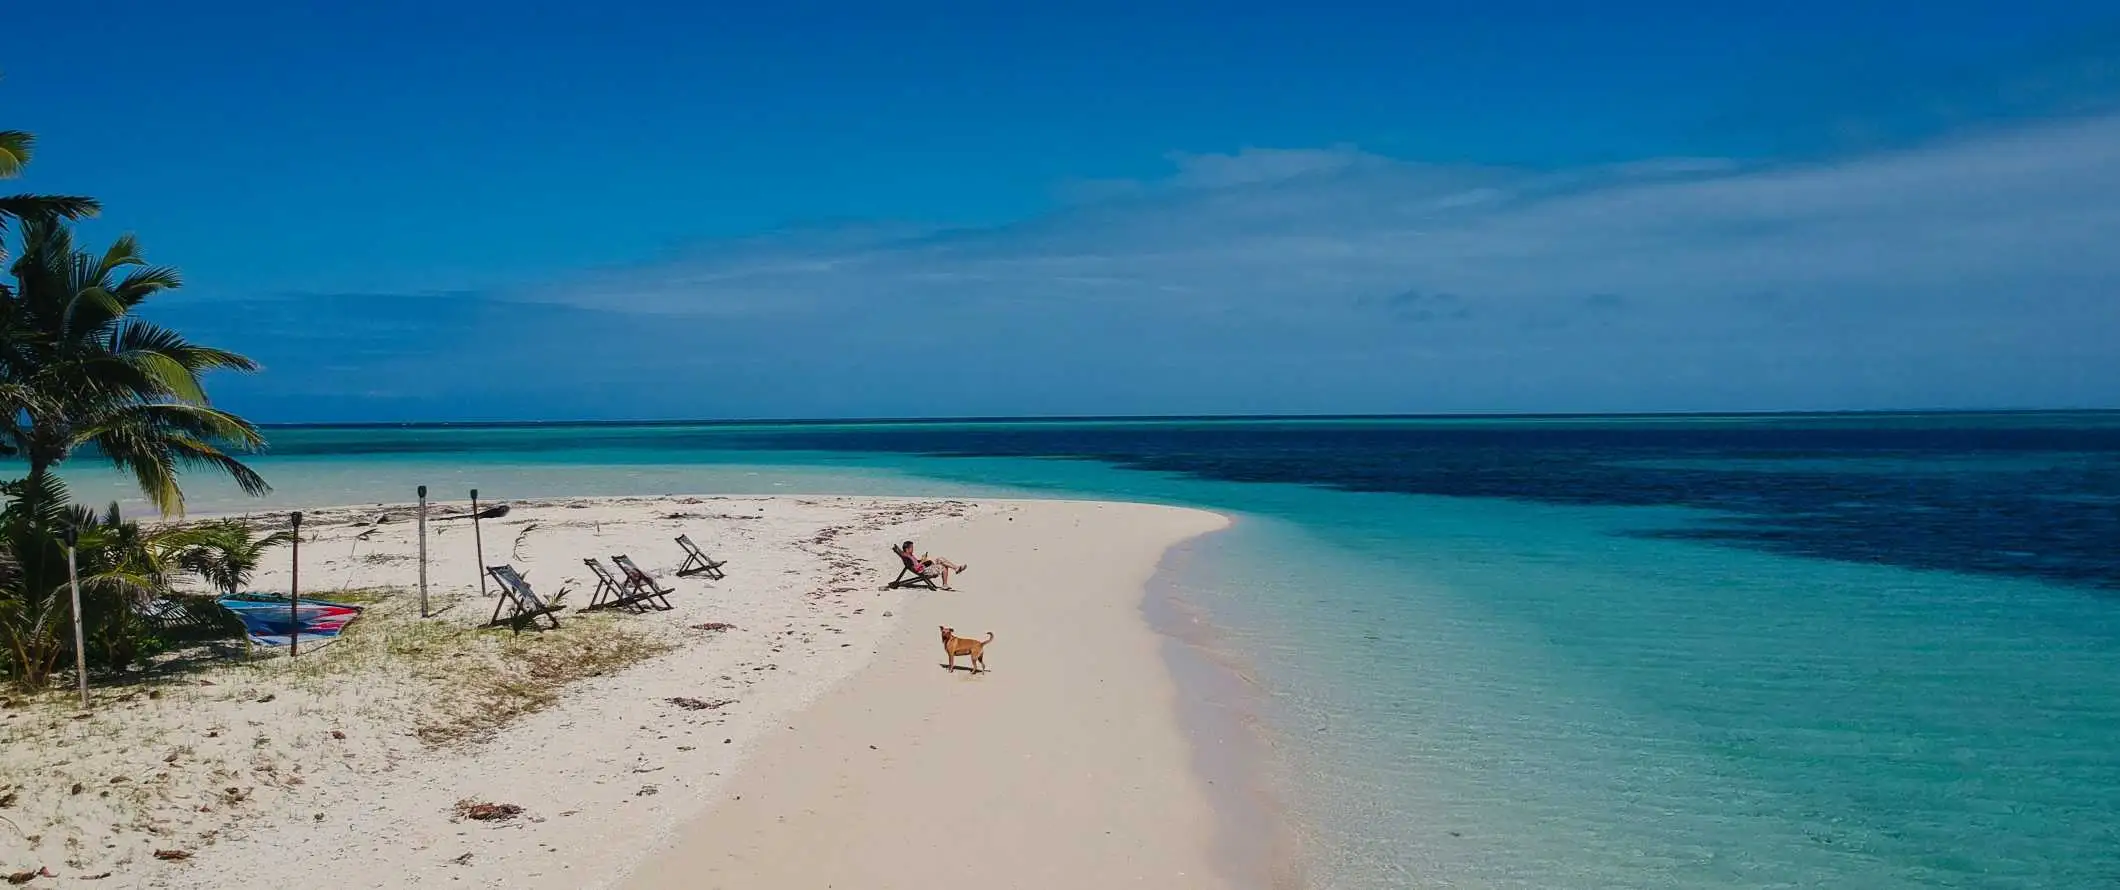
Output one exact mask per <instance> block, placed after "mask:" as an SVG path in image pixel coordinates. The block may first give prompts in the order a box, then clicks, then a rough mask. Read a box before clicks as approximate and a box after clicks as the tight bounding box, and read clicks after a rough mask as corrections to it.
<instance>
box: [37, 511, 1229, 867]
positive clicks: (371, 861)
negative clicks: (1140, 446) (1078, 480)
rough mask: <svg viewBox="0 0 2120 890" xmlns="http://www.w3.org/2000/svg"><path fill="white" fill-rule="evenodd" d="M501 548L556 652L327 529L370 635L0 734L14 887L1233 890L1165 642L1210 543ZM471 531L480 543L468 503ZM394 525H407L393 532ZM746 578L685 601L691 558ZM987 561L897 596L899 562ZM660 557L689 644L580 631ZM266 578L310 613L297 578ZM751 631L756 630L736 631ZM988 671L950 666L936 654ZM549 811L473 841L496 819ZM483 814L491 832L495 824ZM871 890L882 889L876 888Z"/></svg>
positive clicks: (691, 586) (872, 528)
mask: <svg viewBox="0 0 2120 890" xmlns="http://www.w3.org/2000/svg"><path fill="white" fill-rule="evenodd" d="M510 508H511V509H510V512H509V513H508V515H507V516H505V517H502V518H499V519H494V520H487V521H485V522H484V523H482V525H481V530H482V537H483V541H484V547H485V553H486V562H487V563H488V564H499V563H504V562H505V563H512V564H513V565H515V566H517V567H518V568H519V569H522V570H524V571H525V572H526V574H527V575H528V577H529V580H530V581H531V583H532V584H533V585H535V586H536V587H537V588H538V589H539V590H540V591H542V592H544V593H545V594H547V595H550V594H552V593H554V592H556V591H558V590H559V589H561V588H562V587H566V588H569V593H568V594H567V597H566V603H567V604H568V605H569V607H570V608H569V609H568V610H567V611H565V612H563V613H561V614H560V620H561V622H562V628H561V629H560V630H558V631H543V632H540V631H525V632H523V633H522V634H520V635H514V634H511V633H510V632H509V631H507V630H505V629H501V630H475V629H473V628H474V627H475V626H476V625H479V624H482V623H484V622H485V621H486V619H487V618H488V617H489V616H490V614H491V610H492V603H493V602H494V601H493V600H491V599H485V598H481V597H480V595H479V592H478V583H479V582H478V575H477V573H476V568H475V567H476V565H477V559H476V557H475V556H474V549H473V545H472V540H471V529H470V528H469V527H468V524H467V523H464V522H462V521H443V522H436V523H434V524H433V525H432V526H431V527H432V529H433V532H432V533H431V537H430V548H431V550H430V555H431V560H432V562H431V568H430V578H431V582H432V589H433V590H434V592H435V601H436V605H437V607H438V608H442V609H443V611H442V612H441V614H440V615H439V616H438V617H435V618H429V619H425V620H422V619H420V618H419V617H418V615H417V606H416V603H415V601H414V598H413V597H412V596H411V595H410V591H411V590H413V589H414V587H415V585H416V575H417V572H416V562H415V560H414V558H413V554H414V553H415V546H416V545H415V543H414V535H413V523H411V522H410V521H409V515H410V514H409V512H408V511H407V510H406V509H405V508H403V507H402V506H392V507H375V506H371V507H358V508H356V507H342V508H331V509H325V510H319V511H313V512H311V513H310V514H308V519H307V521H306V522H305V524H304V538H303V543H302V551H301V561H302V567H301V568H302V589H303V591H304V594H305V595H309V596H315V597H318V598H323V599H332V598H334V596H335V595H336V596H339V597H340V598H343V599H345V600H348V601H352V602H357V603H361V604H365V605H368V607H369V611H368V613H367V614H365V615H364V616H363V617H362V618H361V619H360V620H359V621H358V622H356V623H355V624H354V625H353V626H352V628H351V629H350V630H349V631H348V632H347V634H346V635H345V637H344V638H343V639H341V640H340V641H338V642H334V643H332V644H330V645H329V646H326V647H324V648H323V649H321V650H318V651H314V652H311V653H309V654H305V655H303V656H302V657H301V658H299V659H294V660H291V661H290V660H289V659H287V658H286V657H285V656H284V653H280V652H271V653H266V652H261V653H260V654H259V655H258V656H256V657H255V658H253V659H250V660H248V661H245V660H243V659H240V658H238V659H232V660H222V659H202V660H200V661H199V662H198V663H196V664H191V665H177V666H173V667H172V668H171V669H169V670H166V671H164V672H161V673H158V674H156V675H155V676H153V677H151V678H149V679H146V680H143V681H141V682H138V683H134V684H130V685H124V686H108V687H104V688H99V689H97V690H96V692H95V702H94V706H93V707H92V708H91V709H90V710H89V711H87V712H82V711H81V710H80V709H79V708H78V707H76V706H71V705H68V704H67V703H66V698H65V696H62V695H59V694H57V693H52V694H46V695H42V696H38V697H35V698H30V699H25V698H24V697H22V696H19V695H15V696H11V697H9V698H8V699H7V701H6V703H5V707H0V740H4V742H5V744H4V745H0V801H5V803H4V804H0V820H4V824H0V872H4V873H6V874H9V875H12V874H18V873H22V872H27V873H29V875H30V877H28V878H26V879H25V881H26V882H27V883H28V885H30V886H83V887H160V888H206V887H273V886H284V885H287V884H289V883H298V884H301V885H303V886H313V887H405V886H426V885H429V884H442V883H445V882H446V883H448V884H451V885H454V886H487V887H527V888H542V887H551V888H562V887H564V888H576V887H606V886H631V887H643V888H654V887H679V886H683V887H820V886H864V887H895V886H914V885H916V884H917V885H927V884H932V883H933V882H934V880H935V874H936V870H937V869H943V870H959V869H961V870H972V871H976V872H978V873H980V874H982V875H983V876H984V877H983V879H982V880H981V883H983V884H985V885H988V886H999V887H1055V888H1060V887H1078V886H1092V885H1104V884H1110V883H1113V882H1128V883H1154V884H1157V885H1159V886H1178V887H1192V886H1202V887H1204V886H1220V885H1222V884H1223V883H1224V879H1223V876H1220V875H1217V874H1216V873H1215V872H1214V871H1213V869H1212V867H1211V866H1212V865H1213V863H1212V862H1211V839H1212V835H1213V831H1214V825H1213V818H1214V813H1213V811H1212V807H1211V806H1210V805H1209V803H1208V801H1207V798H1206V796H1205V794H1204V793H1203V792H1204V789H1203V787H1202V785H1201V782H1200V780H1199V779H1198V777H1197V776H1196V775H1195V774H1194V772H1193V771H1192V769H1191V756H1192V755H1191V752H1190V750H1189V748H1188V746H1187V740H1186V739H1185V737H1184V736H1183V735H1182V733H1181V732H1180V730H1179V724H1178V720H1177V717H1176V713H1175V710H1174V704H1175V701H1174V699H1175V695H1176V690H1175V688H1174V686H1173V685H1172V682H1171V679H1170V676H1169V673H1168V670H1167V668H1166V666H1165V665H1164V663H1163V660H1162V659H1161V658H1160V657H1159V655H1158V649H1157V646H1158V638H1157V637H1156V635H1155V634H1154V633H1153V632H1152V631H1151V630H1150V629H1149V627H1148V626H1147V624H1146V622H1145V621H1144V619H1143V618H1142V616H1141V613H1140V602H1141V598H1142V584H1143V582H1145V581H1146V580H1147V578H1148V577H1149V575H1150V574H1151V573H1152V571H1153V569H1154V567H1155V565H1156V562H1157V560H1158V559H1159V558H1160V556H1161V554H1162V553H1163V551H1164V550H1165V549H1167V548H1168V547H1169V546H1170V545H1172V544H1175V543H1177V542H1178V541H1181V540H1183V539H1185V538H1188V537H1191V536H1194V535H1198V534H1201V533H1204V532H1207V531H1210V530H1212V529H1214V528H1217V527H1219V526H1220V525H1221V524H1222V522H1223V520H1222V519H1221V517H1218V516H1215V515H1213V514H1209V513H1203V512H1198V511H1188V510H1180V509H1173V508H1162V507H1149V506H1139V505H1125V504H1105V503H1087V502H1057V501H1056V502H1044V501H1039V502H1026V501H985V502H969V501H954V500H901V499H889V498H822V497H771V498H768V497H727V498H722V497H676V498H618V499H548V500H539V501H529V502H516V503H512V504H510ZM451 509H455V510H458V511H461V505H452V508H451ZM379 516H388V518H389V519H391V520H393V521H386V522H382V523H377V522H376V521H375V520H376V519H377V518H378V517H379ZM679 533H686V534H689V535H690V536H691V537H692V538H693V539H694V540H696V541H698V542H699V543H700V544H701V545H703V546H704V547H705V548H706V549H707V550H708V551H709V552H710V553H712V554H713V555H714V556H716V557H717V558H720V559H726V560H727V561H728V563H729V564H728V568H727V572H728V577H727V578H726V579H724V580H720V581H708V580H705V579H703V578H699V577H696V576H695V577H689V578H678V577H676V576H674V574H673V573H672V570H673V569H674V568H675V567H676V565H677V564H678V562H679V561H680V559H681V557H682V554H681V552H680V551H679V550H678V548H677V546H676V545H675V544H674V543H673V541H672V538H673V537H674V536H675V535H677V534H679ZM906 538H913V539H915V540H917V541H918V542H920V544H921V547H922V549H924V550H928V551H931V552H933V553H935V554H938V555H946V556H948V557H950V558H953V559H956V560H959V561H963V562H969V563H970V564H971V565H972V569H971V571H969V572H968V573H967V574H966V575H965V576H963V577H962V578H961V579H959V581H958V583H957V584H956V587H957V590H956V591H954V592H929V591H899V590H885V589H883V587H884V584H885V582H887V581H888V580H890V578H891V576H892V575H894V574H895V573H896V571H897V565H896V563H895V560H894V559H892V557H891V554H890V553H889V552H888V549H887V548H888V547H889V545H890V544H892V543H894V542H896V541H899V540H903V539H906ZM616 553H630V554H631V555H632V556H633V557H634V558H635V559H636V560H637V561H638V562H640V564H641V565H642V566H643V567H644V568H647V569H648V570H649V571H650V572H651V573H653V574H655V575H657V576H658V577H660V578H661V579H662V580H663V581H664V583H666V584H668V585H670V586H672V587H674V588H675V589H676V590H677V592H676V593H675V594H673V595H672V596H671V597H670V599H671V602H672V603H673V604H674V605H675V607H676V608H674V609H673V610H671V611H667V612H646V613H640V614H633V613H625V612H609V611H599V612H597V613H593V614H587V615H585V614H582V613H579V612H577V611H576V610H575V607H579V606H583V605H586V604H587V602H588V599H589V588H590V585H591V578H590V575H589V571H588V569H587V568H586V567H585V566H583V564H582V560H583V558H585V557H592V556H593V557H599V558H605V557H609V556H610V555H612V554H616ZM282 557H283V558H280V559H276V560H274V561H273V562H271V563H268V565H271V566H275V567H274V568H272V570H270V571H268V572H266V573H264V574H262V575H261V577H259V578H258V579H257V583H256V585H255V586H256V587H257V588H258V589H260V590H274V589H279V590H284V589H285V583H286V581H287V578H286V561H285V559H284V554H282ZM724 624H725V625H729V627H726V628H723V627H719V625H724ZM938 624H949V625H951V626H954V627H956V628H958V629H959V630H960V631H961V632H963V633H964V634H966V635H968V636H971V635H976V636H977V637H979V638H984V636H985V634H986V633H987V632H993V633H994V634H995V636H996V640H995V642H994V644H993V647H992V648H991V650H990V651H989V663H990V667H991V668H992V670H991V672H990V673H986V674H979V675H974V674H970V673H967V672H959V673H955V674H952V673H949V672H946V671H945V670H943V669H942V667H941V664H942V660H943V659H942V649H941V645H940V641H939V638H938V632H937V629H936V625H938ZM477 804H486V805H493V807H496V808H500V809H502V810H509V809H512V808H519V811H516V812H513V813H512V815H508V816H506V817H505V818H499V819H491V820H481V819H474V818H465V815H466V810H467V808H468V807H470V806H472V805H477ZM490 812H491V811H490V810H481V811H480V812H479V813H478V815H487V814H489V813H490ZM857 878H858V880H857Z"/></svg>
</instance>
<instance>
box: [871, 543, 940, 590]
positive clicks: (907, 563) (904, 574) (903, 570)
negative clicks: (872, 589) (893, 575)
mask: <svg viewBox="0 0 2120 890" xmlns="http://www.w3.org/2000/svg"><path fill="white" fill-rule="evenodd" d="M891 552H892V553H894V554H896V555H897V556H898V561H899V562H900V563H903V565H902V566H901V567H900V568H899V569H898V577H897V579H895V580H893V581H892V582H891V583H889V584H886V585H884V587H883V589H885V590H899V589H903V588H909V587H925V588H927V589H929V590H941V589H942V588H940V587H937V586H935V578H936V576H935V575H932V574H929V573H927V572H923V571H921V570H920V564H919V563H917V562H914V561H913V558H912V557H910V556H907V555H905V552H904V551H901V550H899V549H898V548H896V547H893V548H891Z"/></svg>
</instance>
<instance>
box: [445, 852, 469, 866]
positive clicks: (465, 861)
mask: <svg viewBox="0 0 2120 890" xmlns="http://www.w3.org/2000/svg"><path fill="white" fill-rule="evenodd" d="M449 861H450V862H454V863H456V864H458V865H470V864H471V854H469V853H465V854H464V855H462V856H458V857H456V858H455V859H451V860H449Z"/></svg>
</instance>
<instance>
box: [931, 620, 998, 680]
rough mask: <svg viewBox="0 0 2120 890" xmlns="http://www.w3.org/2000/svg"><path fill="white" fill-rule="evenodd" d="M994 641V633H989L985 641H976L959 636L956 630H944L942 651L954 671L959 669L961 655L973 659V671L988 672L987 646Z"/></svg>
mask: <svg viewBox="0 0 2120 890" xmlns="http://www.w3.org/2000/svg"><path fill="white" fill-rule="evenodd" d="M938 626H939V625H938ZM993 641H994V632H993V631H987V632H986V639H984V640H974V639H970V638H967V637H960V636H958V635H957V631H956V629H954V628H948V627H945V628H942V651H943V653H944V654H946V655H948V656H949V657H950V665H949V667H950V670H953V671H954V670H956V669H957V656H960V655H969V656H971V657H972V670H973V671H975V672H976V671H984V670H986V644H988V643H991V642H993Z"/></svg>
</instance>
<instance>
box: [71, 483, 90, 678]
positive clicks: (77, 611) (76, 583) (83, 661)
mask: <svg viewBox="0 0 2120 890" xmlns="http://www.w3.org/2000/svg"><path fill="white" fill-rule="evenodd" d="M80 539H81V530H80V529H78V528H75V527H74V526H73V525H71V524H69V525H67V527H66V583H67V586H68V587H71V588H72V589H73V595H74V670H75V671H76V672H78V673H79V674H80V681H79V682H80V685H81V710H84V711H86V710H88V639H87V637H86V636H85V635H84V634H82V632H81V573H80V570H79V569H77V568H76V567H75V564H74V546H75V545H76V544H77V543H79V542H80Z"/></svg>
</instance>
